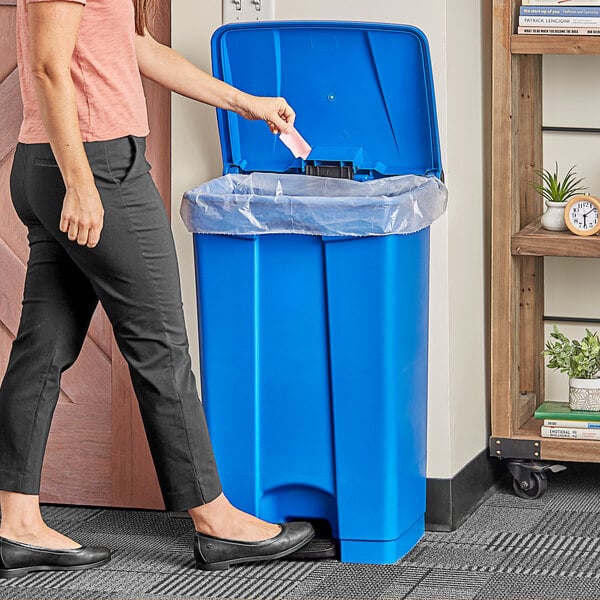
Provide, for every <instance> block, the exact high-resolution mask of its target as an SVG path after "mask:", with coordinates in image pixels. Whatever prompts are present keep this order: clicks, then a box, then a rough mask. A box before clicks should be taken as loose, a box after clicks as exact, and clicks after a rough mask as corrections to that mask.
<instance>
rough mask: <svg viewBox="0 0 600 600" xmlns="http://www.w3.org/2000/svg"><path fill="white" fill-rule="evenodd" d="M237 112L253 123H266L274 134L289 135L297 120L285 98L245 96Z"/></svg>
mask: <svg viewBox="0 0 600 600" xmlns="http://www.w3.org/2000/svg"><path fill="white" fill-rule="evenodd" d="M237 112H238V113H239V114H240V115H241V116H242V117H244V118H246V119H250V120H252V121H265V122H266V123H267V125H268V126H269V129H270V130H271V133H274V134H277V133H289V131H290V129H291V128H292V126H293V125H294V120H295V119H296V113H295V112H294V111H293V109H292V107H291V106H290V105H289V104H288V103H287V101H286V100H285V98H271V97H268V96H252V95H250V94H244V102H243V104H241V106H240V107H239V108H238V110H237Z"/></svg>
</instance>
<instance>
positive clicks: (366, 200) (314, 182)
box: [181, 173, 448, 236]
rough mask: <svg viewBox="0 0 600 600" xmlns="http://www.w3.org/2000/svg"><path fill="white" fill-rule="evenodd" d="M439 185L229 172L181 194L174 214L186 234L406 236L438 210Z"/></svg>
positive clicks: (443, 200) (434, 181) (411, 179)
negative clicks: (179, 217) (178, 210)
mask: <svg viewBox="0 0 600 600" xmlns="http://www.w3.org/2000/svg"><path fill="white" fill-rule="evenodd" d="M447 197H448V193H447V189H446V186H445V185H444V184H443V183H442V182H441V181H440V180H439V179H438V178H436V177H421V176H417V175H399V176H394V177H384V178H381V179H372V180H369V181H363V182H359V181H353V180H349V179H333V178H329V177H311V176H307V175H287V174H278V173H251V174H249V175H238V174H230V175H224V176H223V177H219V178H217V179H213V180H211V181H208V182H207V183H204V184H202V185H200V186H198V187H195V188H193V189H191V190H188V191H187V192H186V193H185V194H184V196H183V200H182V204H181V217H182V218H183V221H184V223H185V225H186V227H187V228H188V230H189V231H191V232H192V233H218V234H229V235H255V234H266V233H298V234H305V235H324V236H372V235H390V234H395V233H404V234H406V233H414V232H416V231H419V230H420V229H423V228H425V227H429V225H431V223H433V221H435V219H437V218H438V217H439V216H440V215H442V214H443V213H444V211H445V210H446V204H447Z"/></svg>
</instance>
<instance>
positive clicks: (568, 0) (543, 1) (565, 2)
mask: <svg viewBox="0 0 600 600" xmlns="http://www.w3.org/2000/svg"><path fill="white" fill-rule="evenodd" d="M521 4H523V5H526V6H540V5H542V6H600V0H522V2H521Z"/></svg>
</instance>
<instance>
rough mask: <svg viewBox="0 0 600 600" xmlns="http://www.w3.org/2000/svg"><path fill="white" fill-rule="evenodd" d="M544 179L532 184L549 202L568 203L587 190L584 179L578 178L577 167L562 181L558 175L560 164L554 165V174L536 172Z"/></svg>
mask: <svg viewBox="0 0 600 600" xmlns="http://www.w3.org/2000/svg"><path fill="white" fill-rule="evenodd" d="M536 174H537V175H539V176H540V177H541V178H542V181H541V182H532V184H531V185H532V187H533V189H534V190H535V191H536V192H537V193H538V194H540V195H541V196H542V197H543V198H545V199H546V200H548V201H549V202H566V201H567V200H568V199H569V198H572V197H573V196H575V195H577V194H579V193H581V192H583V191H584V190H586V189H587V187H586V186H584V185H583V181H584V179H583V178H579V179H578V178H577V173H576V172H575V165H573V166H572V167H571V168H570V169H569V170H568V171H567V174H566V175H565V176H564V177H563V178H562V179H561V178H560V175H559V174H558V163H555V164H554V172H552V171H549V170H548V169H543V170H542V171H536Z"/></svg>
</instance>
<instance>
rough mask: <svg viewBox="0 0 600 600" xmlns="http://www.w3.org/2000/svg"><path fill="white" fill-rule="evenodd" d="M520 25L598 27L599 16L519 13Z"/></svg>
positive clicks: (599, 25) (599, 24)
mask: <svg viewBox="0 0 600 600" xmlns="http://www.w3.org/2000/svg"><path fill="white" fill-rule="evenodd" d="M519 25H520V26H522V27H564V28H572V27H600V17H533V16H531V17H528V16H523V15H521V16H520V17H519Z"/></svg>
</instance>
